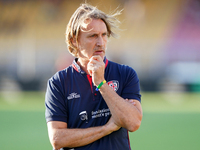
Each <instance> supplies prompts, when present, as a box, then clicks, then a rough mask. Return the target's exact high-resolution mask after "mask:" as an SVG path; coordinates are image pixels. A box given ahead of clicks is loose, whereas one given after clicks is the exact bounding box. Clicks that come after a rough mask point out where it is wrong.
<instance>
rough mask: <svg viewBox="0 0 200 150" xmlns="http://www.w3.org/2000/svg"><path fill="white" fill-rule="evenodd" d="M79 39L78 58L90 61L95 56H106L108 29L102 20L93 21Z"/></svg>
mask: <svg viewBox="0 0 200 150" xmlns="http://www.w3.org/2000/svg"><path fill="white" fill-rule="evenodd" d="M82 29H83V30H80V33H79V37H78V43H79V45H78V57H79V58H80V59H86V60H89V59H90V58H91V57H92V56H94V55H100V56H101V57H102V59H103V58H104V56H105V50H106V46H107V38H108V37H107V27H106V24H105V23H104V22H103V21H102V20H101V19H92V20H91V21H90V22H89V24H88V25H87V26H86V28H82Z"/></svg>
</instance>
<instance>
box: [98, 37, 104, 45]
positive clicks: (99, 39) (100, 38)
mask: <svg viewBox="0 0 200 150" xmlns="http://www.w3.org/2000/svg"><path fill="white" fill-rule="evenodd" d="M102 45H103V38H102V37H101V36H99V37H98V38H97V46H102Z"/></svg>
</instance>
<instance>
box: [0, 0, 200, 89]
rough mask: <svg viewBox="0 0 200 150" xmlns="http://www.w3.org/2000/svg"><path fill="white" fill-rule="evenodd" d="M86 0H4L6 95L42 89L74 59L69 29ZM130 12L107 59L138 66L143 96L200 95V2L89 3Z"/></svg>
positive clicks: (1, 66)
mask: <svg viewBox="0 0 200 150" xmlns="http://www.w3.org/2000/svg"><path fill="white" fill-rule="evenodd" d="M82 2H84V1H83V0H73V1H71V0H0V91H21V90H26V91H28V90H31V91H33V90H37V91H39V90H42V91H44V90H45V89H46V83H47V80H48V79H49V78H50V77H51V76H52V75H53V74H54V73H55V72H56V71H58V70H61V69H64V68H65V67H67V66H69V65H70V64H71V62H72V60H73V59H74V58H73V57H72V56H71V55H70V54H69V53H68V50H67V46H66V43H65V29H66V25H67V23H68V21H69V18H70V17H71V15H72V14H73V12H74V11H75V10H76V8H77V7H79V5H80V4H81V3H82ZM87 2H88V3H90V4H92V5H95V6H98V8H99V9H101V10H102V11H104V12H106V13H111V12H113V11H114V10H115V9H116V8H117V7H118V8H119V9H124V10H123V12H122V15H121V16H119V20H120V21H121V25H120V29H121V30H120V31H118V34H119V35H120V38H118V39H114V38H112V37H111V38H110V39H109V43H108V51H107V58H108V59H110V60H113V61H116V62H118V63H121V64H127V65H129V66H131V67H133V68H134V69H135V70H136V72H137V73H138V75H139V78H140V83H141V89H142V91H170V92H182V91H183V92H184V91H189V92H200V0H87Z"/></svg>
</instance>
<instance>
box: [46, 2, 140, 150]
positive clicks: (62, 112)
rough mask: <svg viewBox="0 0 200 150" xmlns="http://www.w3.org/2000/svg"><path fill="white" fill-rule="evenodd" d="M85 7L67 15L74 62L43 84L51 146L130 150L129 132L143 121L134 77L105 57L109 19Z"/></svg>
mask: <svg viewBox="0 0 200 150" xmlns="http://www.w3.org/2000/svg"><path fill="white" fill-rule="evenodd" d="M118 14H119V13H116V14H114V15H107V14H105V13H104V12H102V11H100V10H98V9H97V8H96V7H93V6H91V5H88V4H82V5H81V6H80V7H79V8H78V9H77V10H76V11H75V13H74V14H73V15H72V17H71V19H70V21H69V23H68V26H67V30H66V39H67V45H68V49H69V51H70V53H71V54H72V55H74V56H75V57H76V58H75V60H74V61H73V64H72V65H71V66H69V67H68V68H66V69H64V70H62V71H60V72H57V73H56V74H55V75H54V76H53V77H52V78H51V79H49V81H48V87H47V92H46V98H45V105H46V113H45V116H46V121H47V126H48V133H49V139H50V142H51V144H52V146H53V148H54V149H55V150H59V149H62V150H130V149H131V148H130V142H129V137H128V131H130V132H133V131H136V130H137V129H138V128H139V126H140V124H141V120H142V108H141V104H140V101H141V100H140V97H141V96H140V93H139V92H140V88H139V79H138V77H137V74H136V72H135V71H134V70H133V69H132V68H130V67H128V66H125V65H120V64H117V63H114V62H111V61H108V60H107V59H106V57H105V50H106V47H107V40H108V37H110V35H114V33H113V31H112V28H113V27H115V24H114V22H115V21H117V20H116V19H115V18H114V17H115V15H118Z"/></svg>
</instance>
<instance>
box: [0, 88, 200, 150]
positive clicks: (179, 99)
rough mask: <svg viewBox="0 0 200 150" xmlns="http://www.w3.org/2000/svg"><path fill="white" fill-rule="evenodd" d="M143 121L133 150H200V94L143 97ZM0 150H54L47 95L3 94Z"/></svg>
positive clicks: (133, 138) (0, 100)
mask: <svg viewBox="0 0 200 150" xmlns="http://www.w3.org/2000/svg"><path fill="white" fill-rule="evenodd" d="M142 106H143V111H144V115H143V120H142V124H141V127H140V129H139V130H138V131H136V132H133V133H130V140H131V147H132V150H198V149H200V142H199V137H200V93H142ZM0 119H1V121H0V149H1V150H6V149H15V150H26V149H29V150H35V149H43V150H44V149H45V150H48V149H52V147H51V145H50V143H49V139H48V133H47V128H46V122H45V117H44V93H43V92H25V93H13V92H12V93H9V92H4V93H2V92H1V93H0Z"/></svg>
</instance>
